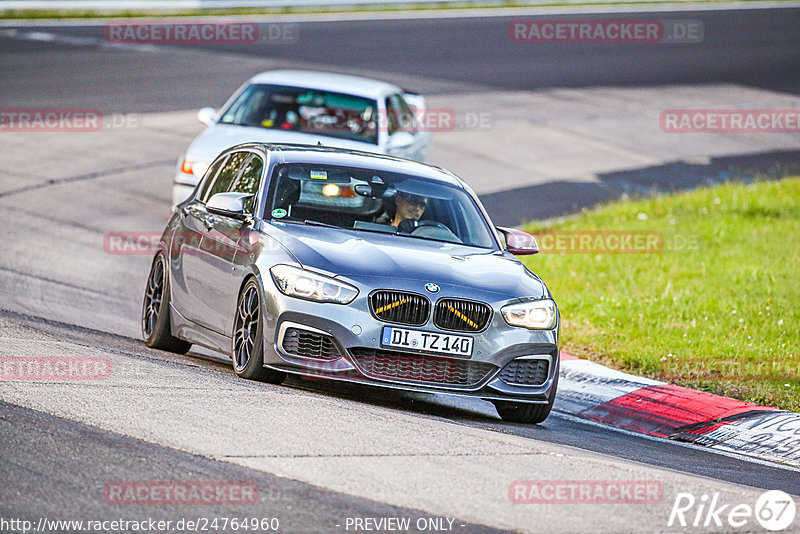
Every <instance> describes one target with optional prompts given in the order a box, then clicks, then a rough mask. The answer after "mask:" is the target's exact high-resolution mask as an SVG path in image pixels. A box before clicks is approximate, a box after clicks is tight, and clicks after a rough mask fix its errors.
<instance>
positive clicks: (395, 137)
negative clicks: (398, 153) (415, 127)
mask: <svg viewBox="0 0 800 534" xmlns="http://www.w3.org/2000/svg"><path fill="white" fill-rule="evenodd" d="M413 144H414V135H413V134H410V133H408V132H395V133H393V134H392V135H390V136H389V143H388V144H387V145H386V148H388V149H389V150H390V151H391V150H403V149H406V148H408V147H410V146H411V145H413Z"/></svg>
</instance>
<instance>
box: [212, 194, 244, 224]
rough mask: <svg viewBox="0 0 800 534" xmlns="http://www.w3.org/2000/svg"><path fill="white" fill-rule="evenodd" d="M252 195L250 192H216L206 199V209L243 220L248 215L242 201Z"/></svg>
mask: <svg viewBox="0 0 800 534" xmlns="http://www.w3.org/2000/svg"><path fill="white" fill-rule="evenodd" d="M252 196H253V194H251V193H217V194H216V195H214V196H212V197H211V198H210V199H208V203H207V204H206V209H207V210H208V211H210V212H211V213H216V214H218V215H225V216H226V217H232V218H234V219H240V220H245V219H246V218H247V217H248V215H247V213H245V210H244V203H245V201H246V200H247V199H248V198H250V197H252Z"/></svg>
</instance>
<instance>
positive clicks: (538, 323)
mask: <svg viewBox="0 0 800 534" xmlns="http://www.w3.org/2000/svg"><path fill="white" fill-rule="evenodd" d="M500 311H501V312H502V313H503V318H504V319H505V320H506V322H507V323H508V324H510V325H511V326H522V327H524V328H530V329H531V330H550V329H551V328H553V327H554V326H555V325H556V303H555V302H553V301H552V300H550V299H545V300H531V301H529V302H520V303H518V304H509V305H508V306H503V308H502V309H501V310H500Z"/></svg>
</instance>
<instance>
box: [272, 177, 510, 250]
mask: <svg viewBox="0 0 800 534" xmlns="http://www.w3.org/2000/svg"><path fill="white" fill-rule="evenodd" d="M267 213H268V214H269V216H268V218H269V217H271V218H272V219H280V220H286V221H296V222H301V223H304V224H324V225H330V226H335V227H338V228H345V229H348V230H355V231H364V232H381V233H386V234H393V235H398V236H402V237H412V238H418V239H429V240H434V241H444V242H447V243H458V244H464V245H469V246H475V247H482V248H495V247H496V244H495V242H494V240H493V239H492V232H491V230H490V228H489V225H488V223H487V221H486V219H485V218H484V217H483V214H482V213H481V211H480V210H479V209H478V206H477V205H476V204H475V201H474V200H473V199H472V197H471V196H470V195H468V194H467V193H466V192H465V191H464V190H463V189H461V188H458V187H453V186H450V185H446V184H442V183H438V182H432V181H430V180H425V179H423V178H418V177H415V176H410V175H405V174H397V173H390V172H383V171H375V170H371V169H362V168H353V167H339V166H330V165H312V164H286V165H279V166H277V167H276V169H275V171H274V174H273V178H272V180H271V185H270V193H269V201H268V203H267Z"/></svg>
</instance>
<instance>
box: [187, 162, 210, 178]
mask: <svg viewBox="0 0 800 534" xmlns="http://www.w3.org/2000/svg"><path fill="white" fill-rule="evenodd" d="M207 170H208V163H205V162H202V161H189V160H188V159H185V160H183V163H182V164H181V172H182V173H183V174H193V175H194V176H195V178H197V179H198V180H201V179H202V178H203V176H204V175H205V174H206V171H207Z"/></svg>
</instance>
